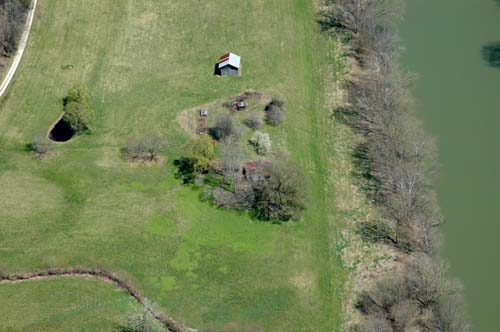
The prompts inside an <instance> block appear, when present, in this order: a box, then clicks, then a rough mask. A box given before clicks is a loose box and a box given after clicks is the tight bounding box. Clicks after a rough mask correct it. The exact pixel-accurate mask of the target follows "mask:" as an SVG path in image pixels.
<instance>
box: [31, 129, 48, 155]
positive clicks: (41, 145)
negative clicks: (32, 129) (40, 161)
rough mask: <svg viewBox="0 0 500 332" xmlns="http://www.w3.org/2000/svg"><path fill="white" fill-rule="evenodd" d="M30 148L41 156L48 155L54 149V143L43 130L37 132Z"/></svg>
mask: <svg viewBox="0 0 500 332" xmlns="http://www.w3.org/2000/svg"><path fill="white" fill-rule="evenodd" d="M30 148H31V150H32V151H33V152H35V153H36V154H37V155H38V156H39V157H42V156H45V155H47V154H48V153H49V152H50V151H52V144H51V142H50V141H49V140H48V139H47V137H46V135H45V134H44V133H43V132H40V133H37V134H35V135H34V136H33V139H32V140H31V144H30Z"/></svg>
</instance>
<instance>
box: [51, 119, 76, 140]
mask: <svg viewBox="0 0 500 332" xmlns="http://www.w3.org/2000/svg"><path fill="white" fill-rule="evenodd" d="M74 135H75V132H74V131H73V129H72V128H71V127H70V125H69V124H67V123H66V122H65V121H64V120H63V119H62V118H61V119H60V120H59V121H58V122H57V123H56V125H55V126H54V128H52V130H51V131H50V134H49V138H50V139H51V140H53V141H54V142H67V141H69V140H70V139H71V138H72V137H73V136H74Z"/></svg>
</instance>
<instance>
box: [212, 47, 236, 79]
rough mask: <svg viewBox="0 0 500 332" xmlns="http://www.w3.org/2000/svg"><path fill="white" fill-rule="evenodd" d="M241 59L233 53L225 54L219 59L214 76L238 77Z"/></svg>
mask: <svg viewBox="0 0 500 332" xmlns="http://www.w3.org/2000/svg"><path fill="white" fill-rule="evenodd" d="M240 68H241V57H240V56H239V55H236V54H234V53H230V52H229V53H226V54H224V55H222V56H221V57H220V58H219V61H218V62H217V65H216V70H215V74H216V75H219V76H239V75H240Z"/></svg>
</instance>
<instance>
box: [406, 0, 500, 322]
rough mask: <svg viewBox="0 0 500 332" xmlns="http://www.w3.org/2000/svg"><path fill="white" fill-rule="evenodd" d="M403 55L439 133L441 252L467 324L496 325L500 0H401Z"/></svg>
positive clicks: (424, 114)
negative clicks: (461, 293) (457, 285)
mask: <svg viewBox="0 0 500 332" xmlns="http://www.w3.org/2000/svg"><path fill="white" fill-rule="evenodd" d="M406 3H407V8H406V20H405V22H404V23H403V26H402V30H401V32H402V38H403V44H404V45H405V47H406V51H405V54H404V57H403V63H404V65H405V66H406V67H408V68H409V69H410V70H411V71H413V72H417V73H418V74H420V79H419V81H418V82H417V86H416V96H417V99H418V102H419V112H420V114H419V115H420V118H422V119H423V120H424V122H425V126H426V128H427V130H428V131H429V132H431V133H432V134H433V135H434V136H435V137H436V138H437V140H438V146H439V153H440V162H441V164H442V169H441V174H442V177H441V181H440V183H439V186H438V194H439V201H440V206H441V208H442V210H443V213H444V216H445V219H446V221H447V223H446V225H445V227H444V233H445V244H444V250H445V256H446V257H447V259H448V260H449V261H450V263H451V266H452V273H453V274H454V276H456V277H458V278H460V279H461V281H462V282H463V283H464V285H465V295H466V299H467V304H468V309H469V313H470V315H471V323H472V331H477V332H497V331H500V315H499V314H498V313H497V311H498V308H499V305H498V300H499V299H500V282H499V281H500V257H499V254H500V0H474V1H471V0H406Z"/></svg>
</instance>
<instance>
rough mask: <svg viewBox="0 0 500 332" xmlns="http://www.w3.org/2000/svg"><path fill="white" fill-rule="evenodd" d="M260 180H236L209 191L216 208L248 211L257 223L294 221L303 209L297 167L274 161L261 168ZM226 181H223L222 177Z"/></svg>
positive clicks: (302, 177)
mask: <svg viewBox="0 0 500 332" xmlns="http://www.w3.org/2000/svg"><path fill="white" fill-rule="evenodd" d="M260 172H261V175H263V178H262V179H260V180H252V181H245V180H241V179H240V180H236V181H232V182H230V183H229V187H227V183H224V184H226V186H219V187H218V188H216V189H215V190H213V191H212V198H213V201H214V203H215V204H216V205H217V206H220V207H223V208H231V209H248V210H251V211H252V213H253V214H254V215H255V216H256V217H257V218H259V219H261V220H270V221H273V222H277V223H281V222H286V221H290V220H292V219H298V218H299V217H300V213H301V211H302V210H303V209H304V207H305V200H306V199H305V198H306V186H305V183H304V181H303V179H304V176H303V174H301V172H300V169H299V168H298V166H297V165H295V164H294V163H293V162H291V161H289V160H278V161H276V162H275V163H272V164H269V165H268V166H266V167H265V169H262V170H261V171H260ZM226 179H227V178H226Z"/></svg>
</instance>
